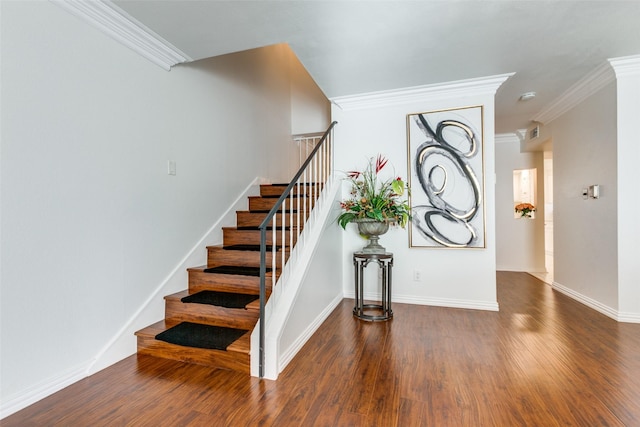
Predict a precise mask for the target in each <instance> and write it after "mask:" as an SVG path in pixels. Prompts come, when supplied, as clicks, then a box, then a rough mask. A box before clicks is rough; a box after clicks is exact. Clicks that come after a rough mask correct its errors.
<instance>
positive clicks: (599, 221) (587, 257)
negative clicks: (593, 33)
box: [549, 83, 637, 310]
mask: <svg viewBox="0 0 640 427" xmlns="http://www.w3.org/2000/svg"><path fill="white" fill-rule="evenodd" d="M636 117H637V116H636ZM549 126H550V127H551V132H552V135H553V179H554V190H553V198H554V200H553V206H554V285H556V286H559V287H562V288H566V289H567V290H569V291H570V292H574V293H576V294H577V295H580V296H581V297H583V298H586V299H590V300H592V301H594V302H595V303H596V304H600V305H602V306H603V308H604V309H605V310H606V309H612V310H617V309H618V286H617V284H618V273H617V262H618V261H617V260H618V247H617V235H618V229H617V216H618V210H617V203H618V190H617V188H618V182H617V177H616V168H617V164H616V157H617V133H616V86H615V83H610V84H608V85H607V86H606V87H604V88H603V89H601V90H599V91H598V92H597V93H595V94H594V95H592V96H590V97H589V98H587V99H586V100H584V101H582V102H581V103H580V104H578V105H577V106H576V107H574V108H573V109H571V110H570V111H568V112H567V113H565V114H563V115H562V116H560V117H559V118H557V119H555V120H554V121H553V122H552V123H550V125H549ZM636 169H637V166H636ZM592 184H599V185H600V186H601V195H600V199H597V200H593V199H590V200H584V199H583V198H582V189H583V188H584V187H587V186H588V185H592Z"/></svg>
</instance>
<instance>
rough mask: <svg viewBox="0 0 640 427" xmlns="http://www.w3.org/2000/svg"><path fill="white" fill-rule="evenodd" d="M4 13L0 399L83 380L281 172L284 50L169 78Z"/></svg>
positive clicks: (31, 19) (51, 19)
mask: <svg viewBox="0 0 640 427" xmlns="http://www.w3.org/2000/svg"><path fill="white" fill-rule="evenodd" d="M0 4H1V6H0V7H1V8H2V9H1V24H2V29H1V31H2V34H1V35H2V46H1V47H2V69H1V71H2V75H1V76H2V111H1V119H2V129H1V132H2V133H1V137H2V142H1V144H2V145H1V153H2V157H1V169H0V171H1V172H0V173H1V180H0V183H1V197H2V207H1V229H0V230H1V233H2V236H1V256H2V258H1V273H0V274H1V276H0V277H1V292H2V297H1V302H0V304H1V327H2V334H1V340H2V341H1V350H0V351H1V353H0V355H1V360H2V366H1V371H0V372H1V376H2V381H1V390H0V398H1V400H2V401H3V405H6V404H7V402H12V401H13V402H15V401H16V399H18V400H19V399H20V398H24V396H25V395H28V394H31V395H37V394H38V393H39V392H42V390H45V389H47V387H48V386H50V385H51V384H55V383H58V384H63V383H64V382H65V381H68V380H73V379H74V378H75V379H77V376H78V374H79V373H82V372H86V370H87V369H89V367H90V366H91V363H93V360H94V358H95V357H96V356H97V355H98V354H99V353H100V352H102V351H104V346H105V345H106V344H107V343H109V342H110V340H113V339H114V337H115V338H117V336H118V333H119V331H121V329H122V328H123V326H124V325H126V324H127V322H131V321H132V319H134V320H135V318H134V316H135V314H136V312H137V311H138V310H139V309H140V308H141V306H143V305H144V304H145V301H146V300H147V299H148V298H149V296H150V295H153V293H154V292H155V291H157V290H158V289H159V287H162V286H165V285H166V286H167V288H170V287H171V286H174V284H173V280H174V279H175V277H173V276H172V271H173V269H174V268H176V266H179V264H180V260H182V259H183V258H184V257H185V255H186V254H188V253H189V251H190V250H191V249H192V248H193V246H194V245H195V244H196V243H197V242H198V241H199V240H200V239H201V238H202V237H203V235H206V233H207V232H208V230H209V229H210V227H211V226H212V224H214V223H216V221H217V220H218V219H220V218H222V217H223V215H224V213H225V211H226V210H227V208H229V207H230V206H231V205H232V204H233V203H234V201H235V200H236V198H237V196H238V195H240V194H242V193H243V192H244V191H245V189H246V188H247V186H248V185H249V184H251V182H253V181H254V180H255V178H256V177H265V178H268V179H272V180H285V179H286V178H288V177H289V176H288V175H289V169H290V168H289V164H288V161H289V158H290V157H291V156H282V155H281V153H282V152H287V151H288V150H290V146H289V145H288V144H290V133H291V129H292V111H291V103H292V96H291V87H292V83H291V80H292V78H291V74H290V70H291V69H290V66H291V64H292V60H291V56H292V54H291V51H290V49H289V48H288V47H287V46H285V45H278V46H273V47H268V48H264V49H259V50H254V51H248V52H244V53H239V54H232V55H226V56H224V57H219V58H214V59H209V60H203V61H199V62H196V63H192V64H186V65H181V66H177V67H175V68H174V69H172V70H171V71H170V72H166V71H164V70H162V69H161V68H159V67H157V66H155V65H153V64H152V63H150V62H148V61H147V60H146V59H144V58H142V57H139V56H137V55H136V54H135V53H133V52H132V51H130V50H128V49H127V48H125V47H122V46H121V45H119V44H118V43H116V42H115V41H113V40H112V39H110V38H108V37H107V36H105V35H103V34H101V33H99V32H98V31H97V30H94V29H93V28H90V27H89V26H88V25H86V24H85V23H83V22H81V21H79V20H78V19H77V18H76V17H74V16H71V15H69V14H68V13H67V12H65V11H64V10H63V9H61V8H59V7H57V6H55V5H54V4H52V3H50V2H40V1H38V2H5V1H3V2H1V3H0ZM316 100H317V98H316ZM323 102H324V104H323ZM316 104H317V105H323V107H322V108H324V109H325V110H326V100H325V101H318V102H316ZM317 111H320V110H317ZM315 130H322V129H315ZM168 160H174V161H176V163H177V175H176V176H169V175H167V161H168ZM204 252H205V249H204V247H203V248H202V257H203V259H204V255H205V253H204ZM181 274H182V278H183V280H182V279H180V277H178V279H180V280H177V281H176V283H177V285H176V286H180V288H186V285H187V283H186V274H184V273H181ZM178 276H180V275H178ZM168 282H171V283H170V284H168ZM169 285H170V286H169ZM167 290H170V289H167ZM152 306H153V307H152V311H154V312H156V313H157V319H160V318H161V317H162V316H163V303H162V295H160V296H159V297H158V298H157V301H154V302H153V303H152ZM157 319H156V320H157ZM142 326H144V325H140V327H142ZM128 340H129V341H128V344H127V346H128V348H129V349H130V352H129V354H131V353H133V352H134V351H135V338H134V337H133V335H130V336H128ZM125 355H127V354H121V357H124V356H125ZM47 390H49V391H55V390H54V389H51V388H49V389H47ZM22 401H23V402H26V400H24V399H23V400H22ZM5 408H6V406H5Z"/></svg>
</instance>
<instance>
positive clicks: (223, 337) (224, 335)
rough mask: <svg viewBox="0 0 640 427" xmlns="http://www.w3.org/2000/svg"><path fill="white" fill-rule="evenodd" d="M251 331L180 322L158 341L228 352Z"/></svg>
mask: <svg viewBox="0 0 640 427" xmlns="http://www.w3.org/2000/svg"><path fill="white" fill-rule="evenodd" d="M247 332H249V331H246V330H243V329H234V328H226V327H222V326H211V325H203V324H200V323H192V322H180V323H178V324H177V325H176V326H173V327H171V328H169V329H167V330H166V331H164V332H160V333H159V334H158V335H156V337H155V338H156V339H157V340H160V341H165V342H168V343H170V344H176V345H182V346H185V347H195V348H208V349H212V350H225V351H226V350H227V347H229V346H230V345H231V344H232V343H233V342H234V341H237V340H238V339H239V338H240V337H241V336H243V335H244V334H246V333H247Z"/></svg>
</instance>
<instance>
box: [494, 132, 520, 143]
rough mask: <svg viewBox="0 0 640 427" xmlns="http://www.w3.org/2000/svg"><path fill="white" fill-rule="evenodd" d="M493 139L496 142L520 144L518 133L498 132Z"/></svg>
mask: <svg viewBox="0 0 640 427" xmlns="http://www.w3.org/2000/svg"><path fill="white" fill-rule="evenodd" d="M493 140H494V142H495V143H496V144H513V143H516V144H520V137H519V136H518V134H517V133H515V132H513V133H497V134H496V135H495V136H494V137H493Z"/></svg>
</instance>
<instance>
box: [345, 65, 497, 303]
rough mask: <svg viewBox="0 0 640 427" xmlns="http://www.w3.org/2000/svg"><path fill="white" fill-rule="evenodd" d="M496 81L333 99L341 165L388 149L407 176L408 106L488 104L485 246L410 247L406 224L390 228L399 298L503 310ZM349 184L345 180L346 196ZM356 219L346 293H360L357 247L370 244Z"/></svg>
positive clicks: (360, 162)
mask: <svg viewBox="0 0 640 427" xmlns="http://www.w3.org/2000/svg"><path fill="white" fill-rule="evenodd" d="M504 79H506V77H505V78H504ZM502 81H504V80H500V83H501V82H502ZM443 86H447V85H443ZM451 86H452V87H456V85H455V84H452V85H451ZM498 86H499V84H498ZM498 86H495V87H493V89H492V90H493V91H490V90H487V91H484V92H479V91H478V92H475V91H474V90H473V89H472V88H470V89H469V90H467V91H462V90H460V91H451V94H447V93H446V91H444V90H443V92H444V94H443V93H441V92H438V88H433V90H434V91H435V92H434V93H432V94H429V93H427V94H425V95H424V96H421V97H418V96H413V95H411V93H413V92H412V91H411V89H408V90H407V93H409V95H408V97H407V99H406V100H404V101H403V100H402V95H398V94H396V93H392V92H390V93H385V94H381V95H380V96H379V99H371V97H370V96H368V95H362V96H361V98H362V100H363V102H357V99H358V97H353V102H352V100H350V99H348V98H347V99H334V100H332V101H333V102H335V103H336V104H337V105H334V107H333V119H334V120H337V121H338V122H339V123H340V125H339V126H338V127H337V128H336V169H337V170H338V171H348V170H354V169H357V170H361V169H362V168H364V166H365V165H366V162H367V159H368V158H369V157H372V156H375V155H377V154H378V153H382V154H383V155H385V156H386V157H387V158H388V159H389V161H390V163H391V164H393V167H395V174H394V175H399V176H401V177H403V178H405V179H406V178H407V176H408V174H407V134H406V115H407V114H411V113H419V112H425V111H432V110H441V109H447V108H455V107H466V106H471V105H483V106H484V153H483V155H484V172H485V184H484V188H485V220H486V240H485V242H486V248H484V249H440V248H437V249H427V248H409V243H408V234H407V233H408V232H407V230H406V229H404V230H403V229H401V228H399V227H395V228H394V229H391V230H390V231H389V232H388V233H387V234H385V235H383V236H382V238H381V239H380V243H381V244H382V245H383V246H385V247H386V248H387V250H388V251H389V252H393V253H394V271H393V296H392V298H393V301H395V302H408V303H417V304H428V305H443V306H451V307H466V308H480V309H489V310H497V307H498V305H497V301H496V260H495V252H496V242H495V187H494V184H495V162H494V159H495V147H494V101H493V96H494V93H495V90H496V89H497V87H498ZM428 91H429V89H427V92H428ZM399 92H400V93H402V91H399ZM461 93H465V95H462V94H461ZM374 98H375V97H374ZM387 167H389V166H387ZM347 187H348V186H347V185H346V183H345V185H344V189H345V190H344V196H345V197H346V195H347V193H348V188H347ZM336 227H338V225H337V224H336ZM355 227H356V226H355V225H354V224H351V225H350V226H349V227H348V228H347V230H346V231H345V232H344V233H345V234H344V247H343V255H342V256H343V262H344V264H343V265H344V268H343V274H342V277H343V286H344V289H345V295H347V296H353V294H354V285H353V264H352V262H351V257H352V253H353V252H354V251H356V250H359V249H360V248H362V246H363V245H364V242H363V240H362V239H361V238H360V237H359V235H358V234H357V231H356V228H355ZM414 270H419V271H420V275H421V280H420V281H414V280H413V272H414ZM370 292H374V291H373V290H371V291H370ZM378 292H379V291H378ZM366 293H367V289H365V294H366Z"/></svg>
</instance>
